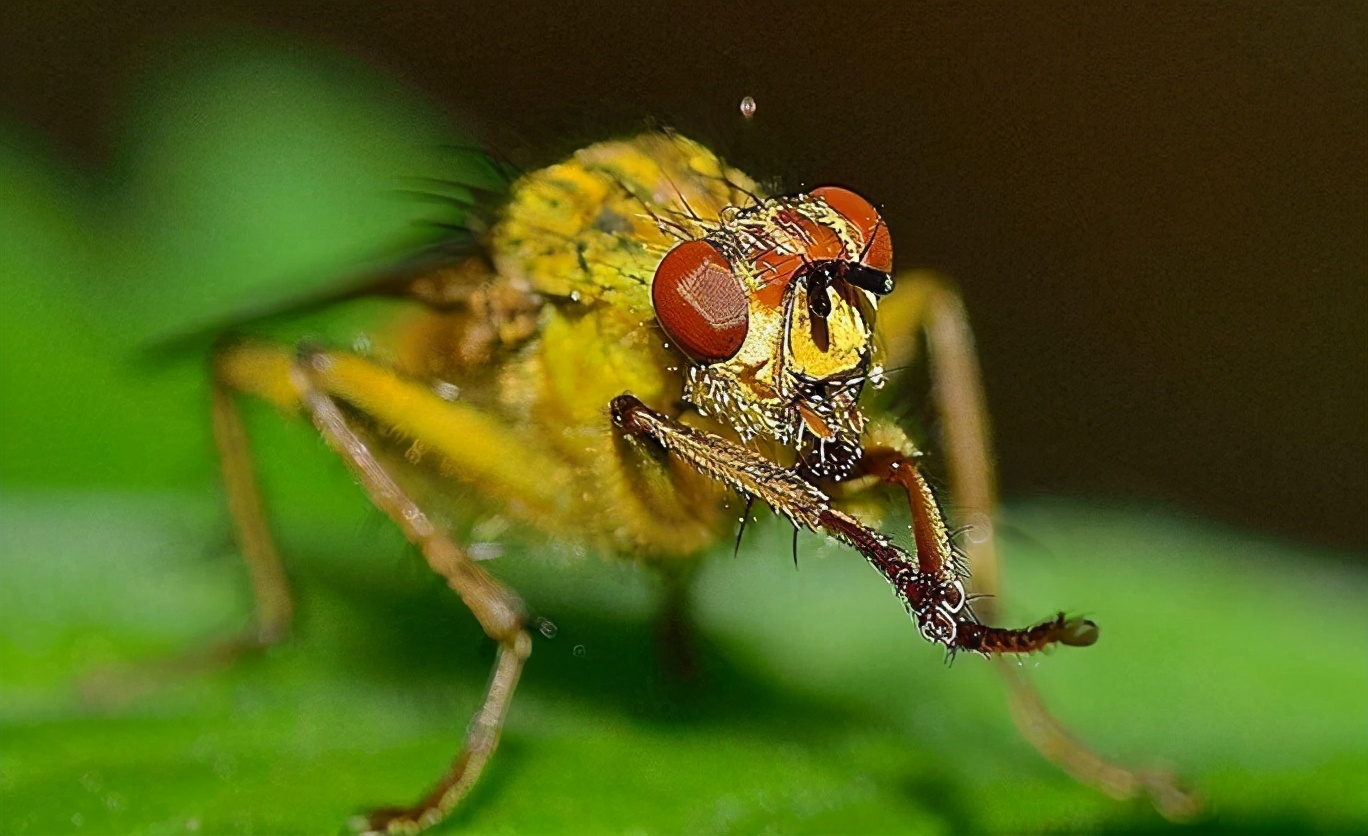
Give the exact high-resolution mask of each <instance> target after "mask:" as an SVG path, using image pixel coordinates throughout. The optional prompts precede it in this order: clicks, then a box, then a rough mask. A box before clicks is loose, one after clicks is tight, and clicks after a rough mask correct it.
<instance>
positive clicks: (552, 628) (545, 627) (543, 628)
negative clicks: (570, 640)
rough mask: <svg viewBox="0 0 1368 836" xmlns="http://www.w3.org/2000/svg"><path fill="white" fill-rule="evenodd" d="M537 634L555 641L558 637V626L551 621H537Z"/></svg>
mask: <svg viewBox="0 0 1368 836" xmlns="http://www.w3.org/2000/svg"><path fill="white" fill-rule="evenodd" d="M537 632H539V633H541V634H542V635H543V636H546V637H547V638H548V639H554V638H555V637H556V625H555V624H554V623H552V622H551V621H550V619H546V618H539V619H537Z"/></svg>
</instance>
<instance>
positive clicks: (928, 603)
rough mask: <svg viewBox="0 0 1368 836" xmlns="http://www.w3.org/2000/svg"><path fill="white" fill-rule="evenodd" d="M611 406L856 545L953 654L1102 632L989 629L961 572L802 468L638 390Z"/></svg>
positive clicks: (1068, 626) (718, 475) (1048, 627)
mask: <svg viewBox="0 0 1368 836" xmlns="http://www.w3.org/2000/svg"><path fill="white" fill-rule="evenodd" d="M610 408H611V411H612V416H613V423H614V424H616V425H617V426H618V427H619V428H621V429H622V430H623V431H624V432H626V433H627V434H628V435H629V436H635V437H639V438H647V439H650V440H651V441H654V442H655V443H656V444H658V445H660V446H661V447H663V448H664V449H665V450H667V451H669V452H670V453H673V454H675V455H677V456H678V457H679V458H681V459H683V460H684V461H685V462H687V463H688V464H689V465H690V466H692V467H693V468H694V469H696V470H697V471H698V472H699V473H702V474H703V475H705V476H708V477H710V478H712V479H716V480H717V481H719V482H722V483H723V484H725V485H727V486H729V487H731V488H732V489H733V490H735V491H737V492H738V493H743V494H747V495H750V496H755V497H757V498H759V499H762V500H764V501H765V502H766V503H767V504H768V505H769V506H770V507H771V508H773V509H774V510H775V511H777V512H778V513H780V514H783V515H784V516H785V517H787V518H788V519H789V521H790V522H792V523H793V524H794V525H795V526H803V527H805V528H808V529H810V530H812V531H824V532H826V533H827V534H830V535H832V536H833V537H836V538H837V539H840V540H842V541H844V542H846V543H848V544H850V545H852V546H854V547H855V548H856V549H857V550H858V551H859V552H860V553H861V554H862V555H864V557H865V559H866V560H868V561H869V562H870V564H871V565H872V566H874V568H876V569H878V570H879V572H881V573H882V574H883V576H884V577H885V578H886V579H887V580H888V581H889V583H891V584H892V585H893V587H894V589H895V591H896V592H897V594H898V597H899V598H900V599H901V600H902V602H903V604H904V605H905V606H906V607H907V609H908V611H909V612H910V613H911V614H912V616H913V617H914V618H915V619H916V620H917V623H918V625H919V626H920V627H921V632H922V635H923V636H924V637H925V638H927V639H928V640H930V641H934V642H938V643H941V644H944V645H945V646H946V647H947V648H948V649H950V650H952V651H954V650H972V651H976V652H979V653H1029V652H1031V651H1035V650H1040V649H1043V648H1045V647H1048V646H1050V645H1052V644H1067V645H1087V644H1091V643H1092V639H1093V637H1095V635H1096V627H1095V626H1093V625H1092V624H1091V622H1087V621H1083V620H1081V619H1074V620H1068V619H1065V618H1064V616H1063V615H1062V614H1061V615H1060V616H1059V617H1058V618H1056V619H1053V620H1051V621H1048V622H1045V623H1042V624H1038V625H1036V626H1034V627H1030V628H1027V629H1024V630H1008V629H1003V628H998V627H987V626H985V625H983V624H981V623H979V622H978V620H977V619H976V618H974V616H973V614H972V613H971V612H970V611H969V608H968V607H966V606H965V604H966V603H967V599H966V597H965V593H964V588H963V587H962V586H961V584H960V581H959V579H958V578H957V577H955V576H953V575H952V574H945V573H937V572H927V571H923V570H922V568H921V566H920V564H919V562H918V560H917V558H915V557H913V556H912V555H910V554H908V553H907V552H906V551H905V550H903V549H901V548H899V547H898V546H896V545H894V544H893V542H892V541H890V540H889V539H888V538H887V537H885V536H883V535H882V534H880V533H879V532H877V531H875V530H873V529H871V528H869V527H868V526H866V525H864V524H863V523H861V522H860V521H859V520H857V519H855V518H854V517H852V516H850V515H849V514H847V513H844V512H842V511H838V510H836V509H834V508H832V507H831V502H830V500H829V499H828V498H827V496H826V494H824V493H822V491H821V490H820V489H819V488H817V486H815V485H813V484H812V483H811V482H809V481H807V480H806V479H804V478H803V477H802V476H801V475H799V473H798V472H797V471H794V470H790V469H788V468H784V467H780V466H779V465H777V464H775V463H774V462H771V461H769V460H768V459H765V458H764V457H762V456H759V455H757V454H756V453H753V452H751V451H750V450H747V449H746V448H744V447H742V446H740V445H739V444H736V443H734V442H731V441H728V440H726V439H724V438H721V437H719V436H715V435H711V434H709V433H705V432H702V431H700V430H696V429H694V428H692V427H690V426H688V425H686V424H683V423H680V422H679V421H676V420H674V419H671V418H669V417H667V416H665V415H662V414H660V413H659V412H656V411H654V410H652V409H650V408H648V407H646V406H645V405H644V404H642V402H641V401H640V400H638V399H637V398H635V397H633V396H631V395H621V396H619V397H617V398H614V399H613V402H612V404H611V407H610Z"/></svg>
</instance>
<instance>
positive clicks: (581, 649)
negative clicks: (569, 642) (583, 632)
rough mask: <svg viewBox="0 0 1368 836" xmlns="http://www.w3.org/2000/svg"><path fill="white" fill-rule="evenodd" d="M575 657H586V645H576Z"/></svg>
mask: <svg viewBox="0 0 1368 836" xmlns="http://www.w3.org/2000/svg"><path fill="white" fill-rule="evenodd" d="M575 656H577V657H582V656H584V645H582V644H577V645H575Z"/></svg>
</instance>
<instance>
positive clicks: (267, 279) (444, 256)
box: [135, 148, 512, 358]
mask: <svg viewBox="0 0 1368 836" xmlns="http://www.w3.org/2000/svg"><path fill="white" fill-rule="evenodd" d="M448 156H449V160H448V169H449V170H448V171H447V173H446V174H445V175H444V176H443V177H441V178H427V177H424V178H408V179H407V180H405V181H396V182H395V183H394V186H395V188H392V189H391V190H390V191H389V193H388V194H387V195H381V196H378V197H377V200H388V202H389V204H391V206H392V207H393V208H392V211H389V212H388V213H387V216H389V217H391V218H393V221H392V222H391V223H389V224H388V226H387V229H382V230H380V231H378V232H377V235H376V239H375V242H368V243H365V244H362V245H354V246H350V247H349V246H347V244H346V243H342V244H339V246H338V247H337V250H338V251H339V254H338V255H336V256H332V257H320V258H318V259H316V260H315V262H316V263H310V264H308V265H306V266H305V267H304V268H302V269H293V270H290V269H288V268H287V269H285V270H281V269H279V268H277V269H275V270H271V271H266V273H265V274H264V275H259V276H244V277H242V280H241V282H240V283H234V284H233V285H232V286H224V285H223V284H221V283H220V284H216V285H215V286H214V287H202V286H201V287H198V288H197V287H195V282H194V279H193V278H187V280H186V287H185V288H182V289H179V290H172V291H168V292H170V293H173V294H180V295H182V296H185V297H186V303H185V304H173V305H171V307H172V308H174V313H173V314H172V315H170V316H168V317H166V318H165V319H164V320H162V321H161V322H158V323H156V324H155V325H153V326H150V327H147V328H144V329H142V330H143V331H144V333H142V334H138V335H135V342H137V343H139V344H141V345H142V347H143V349H144V351H143V353H144V354H145V355H146V356H150V357H153V358H156V357H167V356H176V355H181V354H185V353H188V352H194V351H198V350H201V349H202V348H203V347H204V346H206V345H208V344H210V343H211V342H212V341H213V340H214V339H215V338H217V337H218V336H219V335H221V334H223V333H225V332H233V331H240V330H249V331H264V332H266V333H270V332H271V331H272V329H273V327H274V326H276V325H283V324H285V323H288V322H292V321H294V320H297V319H299V318H301V317H304V316H308V315H310V314H312V313H314V312H317V311H321V310H323V309H325V308H328V307H330V306H332V305H334V304H335V303H337V302H342V301H346V300H351V299H358V298H362V297H372V296H417V297H418V298H419V299H421V300H423V301H425V302H427V303H429V304H433V305H437V306H441V305H442V304H444V302H445V303H446V304H452V303H455V302H456V301H459V298H458V297H459V289H460V287H461V286H462V284H471V283H473V279H475V278H476V277H477V276H480V275H484V274H485V273H487V270H486V271H479V270H473V269H472V267H473V266H474V264H475V263H476V262H478V263H483V256H482V248H481V245H480V234H481V231H482V230H483V229H484V228H485V226H486V223H487V221H486V219H487V218H488V217H489V216H490V213H491V211H492V207H493V206H494V205H496V204H497V203H498V202H499V201H500V200H502V197H503V195H504V193H505V192H506V190H507V188H508V185H509V183H510V182H511V180H512V172H511V171H510V170H509V169H508V168H507V167H505V166H503V165H501V164H499V163H497V162H495V161H493V160H491V159H490V158H489V157H488V156H486V155H484V154H483V153H482V152H479V151H476V150H474V149H471V148H460V149H456V153H455V154H454V155H448ZM363 247H364V250H363V251H362V252H361V254H360V255H358V254H357V251H358V250H362V248H363Z"/></svg>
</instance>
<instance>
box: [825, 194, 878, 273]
mask: <svg viewBox="0 0 1368 836" xmlns="http://www.w3.org/2000/svg"><path fill="white" fill-rule="evenodd" d="M811 194H812V196H813V197H817V198H821V199H822V200H824V201H826V204H827V205H828V206H830V207H831V208H832V210H833V211H835V212H836V214H838V215H840V216H841V217H843V218H845V219H846V220H848V221H850V222H851V223H852V224H854V225H855V228H856V229H858V230H860V233H861V234H862V235H863V236H864V241H865V245H864V252H863V253H862V254H861V256H860V263H861V264H863V265H865V266H866V267H872V268H874V269H875V270H878V271H880V272H882V273H891V272H893V239H892V238H891V237H890V236H889V234H888V224H886V223H884V222H883V219H882V218H880V217H879V212H878V210H877V209H875V208H874V206H873V204H871V203H870V202H869V201H867V200H865V199H864V198H863V197H860V196H859V195H857V194H855V193H854V192H852V191H851V190H850V189H846V188H842V187H841V186H822V187H820V188H817V189H813V190H812V192H811Z"/></svg>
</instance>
